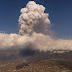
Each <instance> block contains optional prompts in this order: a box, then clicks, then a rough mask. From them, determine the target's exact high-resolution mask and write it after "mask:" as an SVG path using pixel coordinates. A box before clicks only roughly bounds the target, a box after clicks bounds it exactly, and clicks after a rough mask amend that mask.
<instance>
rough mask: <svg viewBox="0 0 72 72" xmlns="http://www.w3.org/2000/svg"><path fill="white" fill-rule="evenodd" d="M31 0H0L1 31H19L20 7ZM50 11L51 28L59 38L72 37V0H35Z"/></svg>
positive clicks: (47, 11)
mask: <svg viewBox="0 0 72 72" xmlns="http://www.w3.org/2000/svg"><path fill="white" fill-rule="evenodd" d="M28 1H29V0H0V32H1V31H2V32H5V33H17V32H18V19H19V15H20V9H21V8H22V7H25V6H26V4H27V3H28ZM34 1H35V2H36V3H38V4H41V5H44V6H45V8H46V10H45V12H46V13H49V19H50V21H51V25H52V27H51V30H52V31H53V32H54V33H55V34H56V37H57V38H72V0H34Z"/></svg>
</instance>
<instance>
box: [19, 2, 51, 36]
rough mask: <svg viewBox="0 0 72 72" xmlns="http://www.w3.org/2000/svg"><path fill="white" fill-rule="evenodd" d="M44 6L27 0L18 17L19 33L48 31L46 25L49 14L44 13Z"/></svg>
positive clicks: (48, 23) (48, 21) (48, 22)
mask: <svg viewBox="0 0 72 72" xmlns="http://www.w3.org/2000/svg"><path fill="white" fill-rule="evenodd" d="M44 10H45V7H44V6H43V5H39V4H36V3H35V2H34V1H29V2H28V3H27V5H26V7H25V8H22V9H21V15H20V17H19V34H20V35H24V34H28V35H32V34H33V33H34V32H35V33H43V34H45V33H48V29H47V28H48V25H50V20H49V19H48V16H49V14H47V13H44Z"/></svg>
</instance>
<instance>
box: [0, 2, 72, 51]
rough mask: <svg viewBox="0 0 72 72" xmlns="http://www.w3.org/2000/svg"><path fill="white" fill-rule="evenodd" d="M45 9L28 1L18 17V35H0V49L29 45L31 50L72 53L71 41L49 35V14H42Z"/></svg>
mask: <svg viewBox="0 0 72 72" xmlns="http://www.w3.org/2000/svg"><path fill="white" fill-rule="evenodd" d="M44 10H45V7H44V6H43V5H39V4H36V3H35V2H34V1H29V2H28V3H27V5H26V7H25V8H22V9H21V15H20V16H19V20H18V22H19V24H18V28H19V32H18V34H5V33H0V49H8V48H12V49H15V48H21V49H22V48H23V49H25V48H26V46H27V45H29V44H31V46H32V45H33V46H32V47H29V48H30V49H32V50H39V51H45V52H46V51H55V50H58V51H59V50H64V51H72V40H64V39H54V38H52V37H51V35H50V31H49V29H48V28H49V25H50V20H49V18H48V16H49V14H48V13H44Z"/></svg>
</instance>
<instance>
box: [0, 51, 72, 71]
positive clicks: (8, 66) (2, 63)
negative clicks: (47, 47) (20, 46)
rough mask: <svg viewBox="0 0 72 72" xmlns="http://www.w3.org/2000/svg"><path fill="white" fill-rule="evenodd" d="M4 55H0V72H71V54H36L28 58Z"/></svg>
mask: <svg viewBox="0 0 72 72" xmlns="http://www.w3.org/2000/svg"><path fill="white" fill-rule="evenodd" d="M6 54H7V55H6ZM6 54H5V55H3V54H2V55H0V72H72V52H66V53H52V52H36V53H34V54H33V55H30V56H25V55H23V54H22V56H20V55H15V56H14V55H13V54H14V53H11V54H9V53H6ZM8 54H9V55H8ZM11 56H12V57H11ZM17 56H18V57H17ZM1 58H2V59H1ZM12 58H13V59H12Z"/></svg>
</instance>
